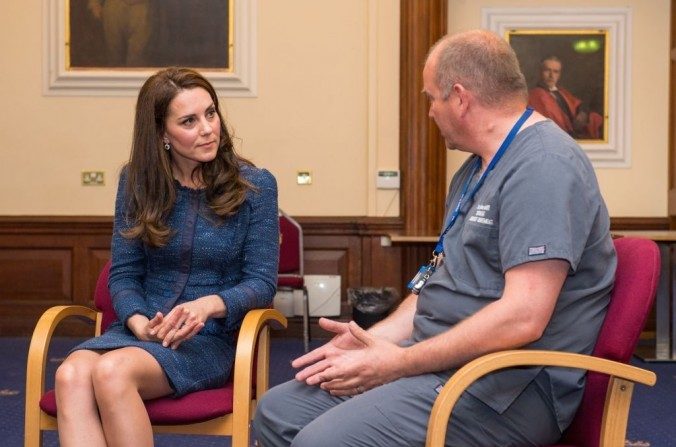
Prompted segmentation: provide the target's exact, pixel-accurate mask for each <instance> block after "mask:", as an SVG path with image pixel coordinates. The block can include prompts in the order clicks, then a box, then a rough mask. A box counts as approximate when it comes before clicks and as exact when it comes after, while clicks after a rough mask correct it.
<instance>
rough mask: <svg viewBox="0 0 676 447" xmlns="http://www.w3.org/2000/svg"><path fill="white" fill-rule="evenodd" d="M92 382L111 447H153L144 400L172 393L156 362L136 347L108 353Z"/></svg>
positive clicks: (93, 373) (100, 362)
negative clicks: (131, 446) (132, 446)
mask: <svg viewBox="0 0 676 447" xmlns="http://www.w3.org/2000/svg"><path fill="white" fill-rule="evenodd" d="M92 380H93V383H94V395H95V396H96V401H97V403H98V408H99V413H100V415H101V421H102V425H103V432H104V433H105V438H106V442H107V443H108V446H110V447H114V446H125V447H126V446H130V445H134V446H152V445H153V433H152V428H151V425H150V420H149V419H148V413H147V412H146V409H145V406H144V405H143V400H144V399H153V398H156V397H160V396H166V395H168V394H171V393H173V390H172V388H171V386H170V385H169V381H168V380H167V377H166V375H165V374H164V371H163V370H162V368H161V367H160V364H159V363H158V362H157V360H155V358H154V357H153V356H152V355H150V354H149V353H148V352H146V351H144V350H143V349H141V348H136V347H127V348H120V349H116V350H114V351H109V352H106V353H105V354H103V355H102V356H101V358H100V359H99V361H98V362H96V366H95V368H94V370H93V371H92Z"/></svg>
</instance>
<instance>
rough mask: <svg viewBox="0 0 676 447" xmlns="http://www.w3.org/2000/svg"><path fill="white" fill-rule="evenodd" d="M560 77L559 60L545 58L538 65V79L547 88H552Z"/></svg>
mask: <svg viewBox="0 0 676 447" xmlns="http://www.w3.org/2000/svg"><path fill="white" fill-rule="evenodd" d="M559 78H561V62H559V61H556V60H552V59H547V60H545V61H543V62H542V66H541V67H540V79H541V80H542V83H543V84H544V85H546V86H547V87H548V88H549V89H553V88H554V87H556V85H557V84H558V83H559Z"/></svg>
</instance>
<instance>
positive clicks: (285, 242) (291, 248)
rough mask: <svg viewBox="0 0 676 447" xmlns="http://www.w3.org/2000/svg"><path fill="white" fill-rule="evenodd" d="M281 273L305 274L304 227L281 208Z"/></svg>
mask: <svg viewBox="0 0 676 447" xmlns="http://www.w3.org/2000/svg"><path fill="white" fill-rule="evenodd" d="M279 232H280V246H279V273H280V274H285V273H293V274H298V275H301V276H302V275H303V229H302V228H301V226H300V225H299V224H298V222H296V221H295V220H294V219H293V218H291V216H289V215H288V214H286V213H284V211H282V210H279Z"/></svg>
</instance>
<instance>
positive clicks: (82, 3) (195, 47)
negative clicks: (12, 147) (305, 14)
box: [44, 0, 257, 96]
mask: <svg viewBox="0 0 676 447" xmlns="http://www.w3.org/2000/svg"><path fill="white" fill-rule="evenodd" d="M256 6H257V3H256V0H254V1H249V0H195V1H191V2H186V1H184V0H44V11H45V16H46V17H45V27H46V31H47V32H46V33H45V35H46V42H45V54H44V59H45V70H44V72H45V75H44V87H45V89H44V90H45V93H46V94H54V95H135V94H136V92H137V91H138V88H139V87H140V86H141V84H142V83H143V81H144V80H145V79H146V78H147V77H148V76H149V75H150V74H152V73H153V72H155V71H157V70H158V69H160V68H162V67H168V66H184V67H191V68H195V69H197V70H199V71H200V72H202V73H203V74H204V75H205V76H206V77H207V78H209V80H210V81H211V82H212V83H213V84H214V87H215V88H216V89H217V91H218V93H219V94H222V95H224V96H255V90H256V85H255V82H256V66H255V60H256V57H255V34H256V32H255V29H254V26H255V23H256V20H255V14H256Z"/></svg>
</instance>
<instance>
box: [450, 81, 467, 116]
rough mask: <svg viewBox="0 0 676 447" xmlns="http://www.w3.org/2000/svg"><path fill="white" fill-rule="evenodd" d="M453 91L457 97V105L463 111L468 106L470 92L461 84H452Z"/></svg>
mask: <svg viewBox="0 0 676 447" xmlns="http://www.w3.org/2000/svg"><path fill="white" fill-rule="evenodd" d="M453 93H455V96H456V97H457V98H458V99H457V101H458V105H459V106H460V107H461V108H462V109H463V110H464V111H465V110H467V108H468V107H469V102H470V99H471V96H472V94H471V93H470V91H469V90H467V89H466V88H465V86H463V85H462V84H458V83H455V84H453Z"/></svg>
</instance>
